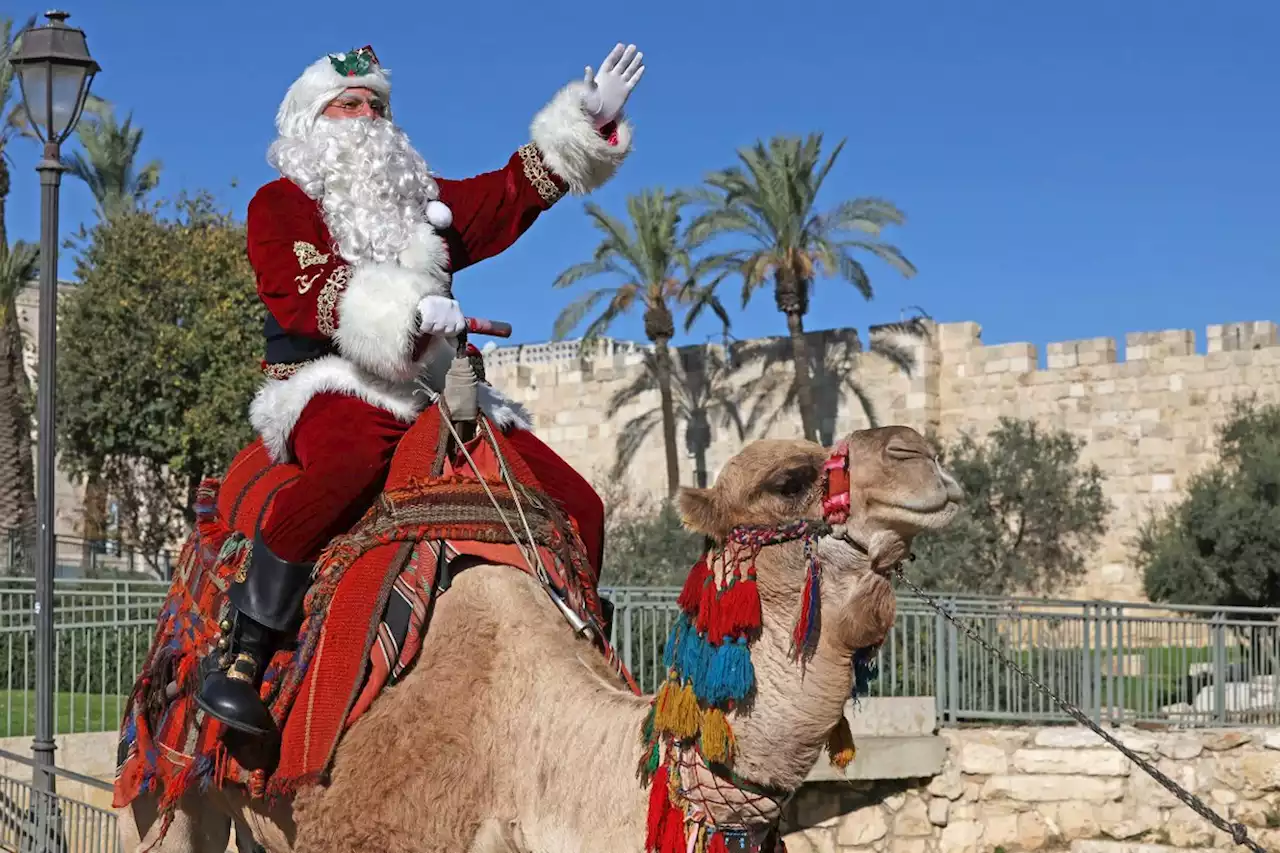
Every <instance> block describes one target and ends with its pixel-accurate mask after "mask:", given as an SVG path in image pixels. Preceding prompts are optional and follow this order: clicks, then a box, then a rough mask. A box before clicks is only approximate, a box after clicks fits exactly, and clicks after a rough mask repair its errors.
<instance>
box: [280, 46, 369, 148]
mask: <svg viewBox="0 0 1280 853" xmlns="http://www.w3.org/2000/svg"><path fill="white" fill-rule="evenodd" d="M347 89H371V90H373V91H374V92H377V93H378V94H379V95H381V96H382V97H383V98H385V99H387V101H388V102H389V101H390V100H391V71H390V69H387V68H383V67H382V66H375V67H374V68H373V69H372V73H370V74H363V75H361V76H359V77H343V76H342V75H341V74H339V73H338V72H337V71H336V70H335V69H334V67H333V63H331V62H330V61H329V57H328V56H322V57H321V58H319V59H317V60H316V61H315V62H313V63H311V64H310V65H309V66H307V70H305V71H303V72H302V75H301V76H300V77H298V79H297V80H295V81H294V82H293V85H292V86H290V87H289V91H288V92H286V93H285V96H284V100H283V101H281V102H280V108H279V109H278V110H277V111H276V129H277V130H278V131H280V135H281V136H288V137H292V138H295V139H301V138H303V137H305V136H306V135H307V133H308V132H309V131H310V130H311V128H312V126H313V125H314V123H315V120H316V117H317V116H319V115H320V113H321V112H322V111H323V110H324V108H325V107H326V106H327V105H328V104H329V102H330V101H332V100H333V99H334V98H336V97H338V95H340V94H342V93H343V92H344V91H346V90H347ZM387 118H391V107H390V104H388V107H387Z"/></svg>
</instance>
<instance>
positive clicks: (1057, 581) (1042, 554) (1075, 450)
mask: <svg viewBox="0 0 1280 853" xmlns="http://www.w3.org/2000/svg"><path fill="white" fill-rule="evenodd" d="M1083 446H1084V442H1083V441H1081V440H1079V439H1077V438H1075V437H1074V436H1072V435H1071V434H1070V433H1068V432H1066V431H1064V430H1044V429H1042V428H1040V427H1039V426H1037V425H1036V424H1035V422H1034V421H1026V420H1015V419H1012V418H1001V419H1000V421H999V424H998V425H997V426H996V428H995V429H994V430H992V431H991V433H990V434H989V435H988V436H987V437H986V439H985V440H984V441H981V442H979V441H976V440H975V439H974V438H973V437H972V436H971V435H969V434H963V435H961V436H960V437H959V438H958V439H956V440H955V441H954V442H952V443H951V444H950V445H948V446H946V447H944V448H942V449H941V451H940V456H941V459H942V462H943V464H945V465H946V466H947V468H948V470H950V471H951V473H952V475H953V476H955V478H956V480H957V481H959V483H960V485H961V486H963V487H964V490H965V506H964V511H963V512H961V513H960V515H959V516H957V518H956V520H955V521H954V522H952V524H951V525H950V526H949V527H948V528H947V529H946V530H943V531H940V532H938V533H935V534H931V535H929V536H924V537H921V538H919V539H917V540H916V541H915V545H914V548H915V555H916V560H915V561H914V562H913V563H911V564H910V567H909V571H910V572H911V575H912V577H913V578H914V579H915V580H916V582H917V583H920V584H922V585H924V586H926V587H928V588H930V589H935V590H939V591H942V592H956V593H972V594H987V595H1009V594H1016V593H1033V594H1046V593H1052V592H1054V591H1057V590H1059V589H1061V588H1063V587H1064V586H1066V585H1067V584H1069V583H1071V582H1072V581H1074V580H1076V579H1078V578H1079V577H1080V576H1081V575H1083V574H1084V571H1085V568H1086V566H1085V558H1086V557H1087V556H1088V555H1089V554H1090V553H1091V552H1092V551H1093V550H1094V548H1095V547H1096V546H1097V543H1098V540H1099V538H1101V536H1102V535H1103V533H1104V532H1105V531H1106V519H1107V514H1108V513H1109V512H1110V509H1111V507H1110V504H1109V503H1108V501H1107V499H1106V498H1105V497H1104V496H1103V494H1102V472H1101V471H1100V470H1099V469H1098V467H1097V466H1096V465H1083V464H1081V462H1080V449H1081V448H1082V447H1083Z"/></svg>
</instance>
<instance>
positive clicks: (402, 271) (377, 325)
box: [333, 252, 448, 382]
mask: <svg viewBox="0 0 1280 853" xmlns="http://www.w3.org/2000/svg"><path fill="white" fill-rule="evenodd" d="M423 258H424V259H425V260H424V262H427V261H429V260H430V253H429V252H426V253H424V254H423ZM445 293H448V288H447V285H446V282H445V281H442V280H441V278H440V276H439V275H432V274H431V273H430V272H428V271H427V270H425V269H421V268H409V267H406V266H401V265H399V264H394V263H392V264H360V265H358V266H356V267H355V272H354V273H353V274H352V276H351V281H350V282H349V283H348V284H347V287H346V289H345V290H344V291H342V294H341V295H340V296H339V297H338V328H337V329H336V330H335V331H334V334H333V339H334V342H335V343H336V344H337V345H338V351H339V352H341V353H342V354H343V355H344V356H346V357H347V358H349V359H351V360H352V361H353V362H355V363H356V364H357V365H359V366H360V367H362V368H364V369H365V370H368V371H370V372H371V373H373V374H374V375H376V376H380V377H382V378H383V379H387V380H391V381H393V382H405V381H409V380H411V379H413V377H414V375H415V374H416V373H417V366H416V365H415V364H414V363H413V360H412V355H413V347H414V341H415V338H416V337H417V334H418V303H419V302H421V301H422V297H424V296H427V295H428V294H437V295H441V294H445Z"/></svg>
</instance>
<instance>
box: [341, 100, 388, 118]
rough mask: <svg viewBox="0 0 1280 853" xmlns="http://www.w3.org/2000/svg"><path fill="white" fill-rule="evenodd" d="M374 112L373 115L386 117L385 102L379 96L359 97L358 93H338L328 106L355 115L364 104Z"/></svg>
mask: <svg viewBox="0 0 1280 853" xmlns="http://www.w3.org/2000/svg"><path fill="white" fill-rule="evenodd" d="M366 105H367V106H368V107H369V109H370V110H371V111H372V112H373V113H374V115H377V116H381V117H383V118H386V115H387V102H386V101H384V100H382V99H381V98H361V97H359V96H358V95H339V96H338V97H336V98H334V99H333V100H332V101H330V102H329V106H330V107H333V108H334V109H336V110H338V111H339V112H342V113H347V114H348V115H356V114H357V113H359V112H360V111H361V110H362V109H364V107H365V106H366Z"/></svg>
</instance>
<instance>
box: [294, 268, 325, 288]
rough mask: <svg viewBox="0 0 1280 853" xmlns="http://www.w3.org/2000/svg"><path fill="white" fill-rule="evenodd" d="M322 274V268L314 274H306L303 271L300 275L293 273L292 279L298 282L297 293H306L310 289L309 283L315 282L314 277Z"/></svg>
mask: <svg viewBox="0 0 1280 853" xmlns="http://www.w3.org/2000/svg"><path fill="white" fill-rule="evenodd" d="M322 275H324V271H323V270H321V271H320V272H318V273H316V274H315V275H307V274H306V273H303V274H302V275H295V276H294V277H293V280H294V281H296V282H297V283H298V293H306V292H307V291H308V290H310V289H311V285H313V284H315V283H316V279H318V278H319V277H320V276H322Z"/></svg>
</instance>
